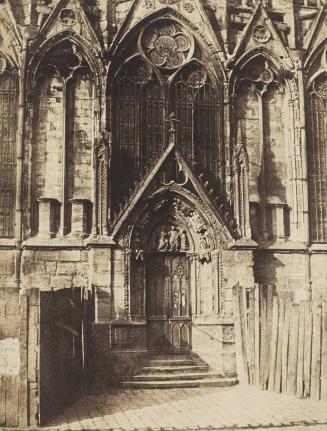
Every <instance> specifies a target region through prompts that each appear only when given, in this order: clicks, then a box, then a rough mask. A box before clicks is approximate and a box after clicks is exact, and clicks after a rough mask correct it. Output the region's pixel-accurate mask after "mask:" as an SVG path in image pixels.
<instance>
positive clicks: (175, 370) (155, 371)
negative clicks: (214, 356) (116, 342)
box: [142, 365, 209, 374]
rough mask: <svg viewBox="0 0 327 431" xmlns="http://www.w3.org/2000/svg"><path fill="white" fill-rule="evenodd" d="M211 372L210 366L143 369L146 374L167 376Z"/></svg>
mask: <svg viewBox="0 0 327 431" xmlns="http://www.w3.org/2000/svg"><path fill="white" fill-rule="evenodd" d="M206 371H209V366H208V365H174V366H173V365H171V366H167V367H166V366H155V367H151V366H150V367H148V366H146V367H143V368H142V372H143V373H144V374H149V373H153V374H163V373H165V374H167V373H172V374H174V373H189V372H191V373H192V372H194V373H195V372H206Z"/></svg>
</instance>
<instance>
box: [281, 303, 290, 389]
mask: <svg viewBox="0 0 327 431" xmlns="http://www.w3.org/2000/svg"><path fill="white" fill-rule="evenodd" d="M290 321H291V301H290V300H289V299H287V300H286V304H285V320H284V326H283V343H282V392H283V393H286V392H287V374H288V341H289V332H290Z"/></svg>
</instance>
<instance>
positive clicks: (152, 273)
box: [146, 253, 191, 353]
mask: <svg viewBox="0 0 327 431" xmlns="http://www.w3.org/2000/svg"><path fill="white" fill-rule="evenodd" d="M189 272H190V271H189V261H188V258H187V256H186V255H185V254H182V253H156V254H153V255H151V256H149V258H148V260H147V266H146V279H147V322H148V326H147V329H148V348H149V350H151V351H158V352H167V353H179V352H183V351H188V350H189V349H190V348H191V344H190V340H191V309H190V288H189Z"/></svg>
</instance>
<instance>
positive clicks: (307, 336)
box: [303, 301, 312, 398]
mask: <svg viewBox="0 0 327 431" xmlns="http://www.w3.org/2000/svg"><path fill="white" fill-rule="evenodd" d="M311 349H312V310H311V303H310V301H306V302H305V303H304V347H303V352H304V356H303V357H304V359H303V381H304V387H303V396H304V397H305V398H307V397H309V396H310V375H311Z"/></svg>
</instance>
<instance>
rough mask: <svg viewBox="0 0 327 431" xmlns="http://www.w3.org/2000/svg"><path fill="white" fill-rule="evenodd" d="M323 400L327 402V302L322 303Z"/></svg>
mask: <svg viewBox="0 0 327 431" xmlns="http://www.w3.org/2000/svg"><path fill="white" fill-rule="evenodd" d="M321 318H322V331H321V338H322V345H321V396H320V398H321V400H323V401H327V302H326V301H324V302H323V303H322V316H321Z"/></svg>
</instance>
